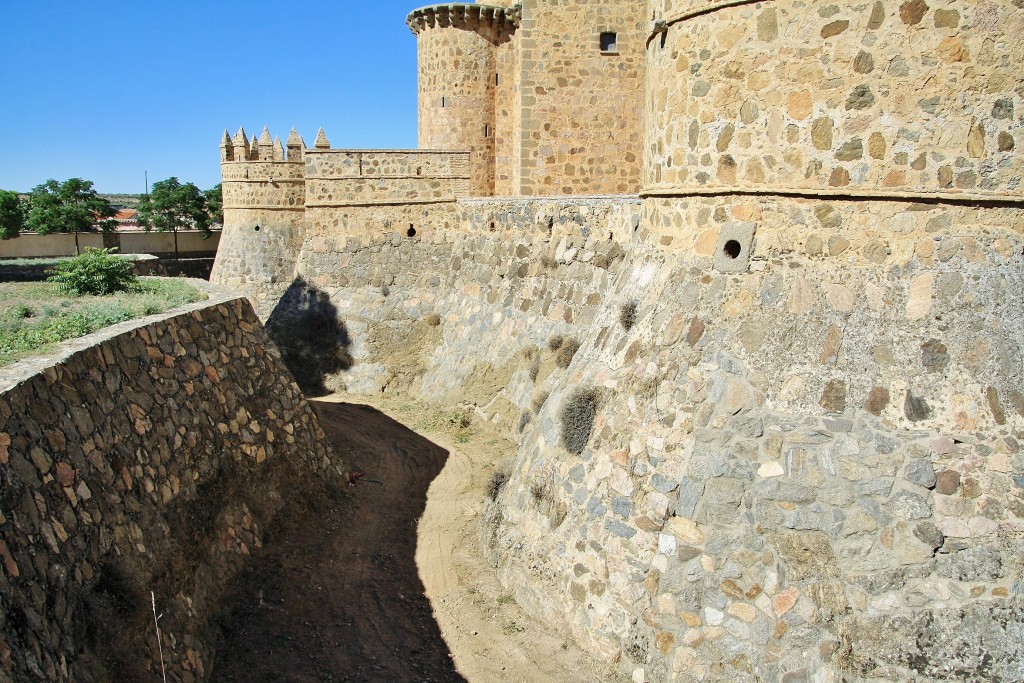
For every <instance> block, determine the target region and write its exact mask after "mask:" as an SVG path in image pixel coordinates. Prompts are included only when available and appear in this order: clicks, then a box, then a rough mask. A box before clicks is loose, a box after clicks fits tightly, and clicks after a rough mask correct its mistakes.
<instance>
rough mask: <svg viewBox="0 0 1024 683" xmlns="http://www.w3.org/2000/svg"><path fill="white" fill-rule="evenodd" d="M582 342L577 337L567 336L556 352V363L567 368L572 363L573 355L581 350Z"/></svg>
mask: <svg viewBox="0 0 1024 683" xmlns="http://www.w3.org/2000/svg"><path fill="white" fill-rule="evenodd" d="M579 348H580V343H579V342H578V341H576V338H575V337H569V338H567V339H566V340H565V341H564V342H563V343H562V345H561V346H560V347H559V348H558V351H556V352H555V365H557V366H558V367H560V368H562V369H565V368H567V367H569V364H570V363H572V357H573V356H575V355H576V352H577V351H579Z"/></svg>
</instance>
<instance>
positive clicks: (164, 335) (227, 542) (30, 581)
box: [0, 298, 341, 681]
mask: <svg viewBox="0 0 1024 683" xmlns="http://www.w3.org/2000/svg"><path fill="white" fill-rule="evenodd" d="M76 346H77V348H78V350H76V351H73V352H68V353H65V354H64V355H62V356H61V357H60V358H59V360H57V362H50V363H49V364H45V365H44V364H42V363H34V364H33V363H32V362H23V363H20V364H18V365H16V366H12V367H10V368H6V369H4V370H3V371H2V375H0V376H2V379H3V389H4V390H3V393H2V394H0V476H2V478H3V484H2V488H0V605H2V609H0V680H3V681H28V680H49V681H90V680H150V679H152V680H158V679H159V675H160V658H159V655H158V652H157V646H156V640H155V636H154V633H153V630H152V618H153V615H152V612H151V604H150V591H153V592H154V593H155V596H156V603H157V605H156V609H157V610H158V611H159V612H161V613H162V615H163V616H162V617H161V620H160V628H161V632H162V634H163V657H164V660H165V664H166V667H167V670H168V672H169V673H170V672H173V674H171V677H172V679H173V680H179V681H198V680H203V679H204V677H205V676H206V675H207V674H208V673H209V672H210V668H211V663H212V661H213V656H214V640H215V639H214V638H213V635H214V626H215V625H214V624H212V623H211V621H210V620H211V618H212V617H213V616H214V612H215V608H216V605H217V600H218V597H219V596H220V595H221V591H222V590H223V588H224V587H225V585H226V583H227V582H228V581H229V580H230V579H231V578H232V577H233V576H234V575H235V574H236V573H237V572H238V571H239V569H240V568H241V567H242V566H243V564H244V563H245V561H246V557H247V556H248V555H249V554H250V553H251V552H253V551H255V550H256V549H257V548H259V547H260V545H261V543H262V536H263V533H264V530H265V528H266V526H267V524H268V523H269V521H270V520H271V518H272V517H273V514H274V513H275V512H276V511H277V510H278V509H280V508H281V506H282V505H284V502H285V500H286V498H287V497H288V496H289V495H292V493H293V492H294V489H290V488H289V487H295V486H298V482H300V481H305V482H306V485H305V486H306V487H308V486H309V483H310V482H322V481H336V480H337V477H338V476H339V471H340V467H341V462H340V461H339V459H338V458H337V456H336V455H335V454H334V452H333V451H332V450H331V448H330V446H329V445H327V443H326V442H325V439H324V434H323V432H322V431H321V429H320V427H319V425H318V424H317V420H316V417H315V415H314V413H313V412H312V410H311V409H310V407H309V405H308V404H307V403H306V401H305V399H304V398H303V396H302V393H301V392H300V391H299V389H298V387H296V385H295V384H294V382H293V381H292V379H291V376H290V375H289V373H288V371H287V370H286V369H285V368H284V367H283V365H282V364H281V361H280V356H279V354H278V352H277V350H276V347H274V345H273V344H272V342H270V340H269V339H268V337H267V336H266V334H265V332H264V331H263V327H262V325H261V324H260V322H259V320H258V319H257V318H256V316H255V314H254V313H253V311H252V308H251V307H250V305H249V303H248V302H247V301H246V300H244V299H237V298H233V299H223V300H222V301H220V302H214V303H212V304H211V303H204V304H201V305H197V306H195V307H194V308H193V310H190V311H188V312H184V313H178V314H174V315H169V316H165V317H164V318H162V319H158V320H155V321H152V320H151V321H147V322H144V323H143V324H139V323H137V322H136V323H125V324H122V325H120V326H117V327H116V328H113V329H112V330H110V331H107V332H102V333H98V334H97V335H93V336H92V337H90V338H88V339H86V340H84V341H81V342H77V343H76ZM147 624H148V627H147Z"/></svg>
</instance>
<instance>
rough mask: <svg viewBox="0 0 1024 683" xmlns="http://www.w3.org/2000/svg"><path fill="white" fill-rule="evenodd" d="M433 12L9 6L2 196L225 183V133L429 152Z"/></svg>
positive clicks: (274, 6)
mask: <svg viewBox="0 0 1024 683" xmlns="http://www.w3.org/2000/svg"><path fill="white" fill-rule="evenodd" d="M422 4H426V2H425V0H420V1H419V2H418V1H417V0H363V1H359V0H329V1H328V0H296V1H294V2H266V1H263V0H250V1H249V2H239V1H237V0H207V1H205V2H199V1H198V0H178V1H176V2H150V1H148V0H92V1H90V2H77V1H68V0H59V1H58V0H28V1H23V2H17V1H15V0H7V1H2V2H0V25H2V26H3V27H4V28H3V32H2V33H3V37H2V39H0V74H2V75H0V134H2V138H0V139H2V148H0V149H2V151H0V189H7V190H16V191H19V192H26V191H28V190H30V189H32V187H34V186H35V185H38V184H39V183H42V182H44V181H45V180H46V179H48V178H55V179H57V180H66V179H67V178H72V177H81V178H85V179H87V180H92V181H93V182H94V183H95V184H96V189H97V190H98V191H100V192H105V193H118V192H125V193H140V192H143V191H144V189H145V186H144V182H145V180H144V174H145V172H146V171H148V172H149V182H150V184H152V183H153V182H154V181H156V180H163V179H165V178H168V177H170V176H177V177H178V178H179V179H180V180H181V181H182V182H194V183H195V184H196V185H198V186H199V187H200V188H202V189H206V188H209V187H212V186H213V185H215V184H216V183H218V182H220V166H219V162H220V156H219V155H220V152H219V144H220V139H221V135H222V134H223V132H224V129H228V131H229V132H230V133H231V134H232V135H233V134H234V133H235V131H237V130H238V127H239V126H244V127H245V130H246V132H247V133H248V134H250V135H252V134H253V133H256V134H257V135H258V134H259V133H260V132H261V131H262V130H263V126H269V127H270V132H271V133H272V134H274V135H278V136H280V137H281V140H282V142H283V141H284V140H285V139H286V138H287V136H288V133H289V131H290V130H291V128H292V127H293V126H294V127H295V128H296V130H298V132H299V134H300V135H302V136H303V139H304V140H305V141H306V144H307V145H310V146H312V144H313V139H314V138H315V137H316V132H317V129H318V128H319V127H321V126H323V129H324V132H325V133H327V137H328V138H329V139H330V141H331V146H332V147H348V148H358V147H376V148H410V147H415V146H416V38H415V36H414V35H413V34H412V33H411V32H410V31H409V29H408V27H407V26H406V25H405V17H406V15H407V14H408V13H409V12H410V11H411V10H413V9H415V8H416V7H418V6H419V5H422Z"/></svg>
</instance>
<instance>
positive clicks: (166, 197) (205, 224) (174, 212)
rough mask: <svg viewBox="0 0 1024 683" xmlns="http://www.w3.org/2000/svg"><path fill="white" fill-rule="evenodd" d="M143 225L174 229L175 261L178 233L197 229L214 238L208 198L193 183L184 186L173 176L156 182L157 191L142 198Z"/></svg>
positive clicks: (140, 209) (157, 229)
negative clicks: (207, 204)
mask: <svg viewBox="0 0 1024 683" xmlns="http://www.w3.org/2000/svg"><path fill="white" fill-rule="evenodd" d="M139 223H141V224H142V226H143V227H144V228H146V231H147V232H148V231H149V230H152V229H154V228H155V229H156V231H157V232H164V231H165V230H170V231H171V232H173V233H174V258H178V230H179V229H182V228H185V229H187V228H193V229H195V230H198V231H200V232H201V233H202V234H203V239H206V238H207V237H209V236H210V234H211V233H210V214H209V212H208V210H207V206H206V198H205V197H204V196H203V193H202V192H201V191H200V190H199V188H198V187H196V186H195V185H194V184H193V183H185V184H184V185H183V184H182V183H181V182H179V181H178V179H177V178H174V177H171V178H168V179H167V180H160V181H158V182H155V183H153V191H152V192H150V193H149V194H144V195H142V201H140V202H139Z"/></svg>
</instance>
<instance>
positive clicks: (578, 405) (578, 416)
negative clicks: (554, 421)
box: [558, 387, 598, 455]
mask: <svg viewBox="0 0 1024 683" xmlns="http://www.w3.org/2000/svg"><path fill="white" fill-rule="evenodd" d="M597 400H598V393H597V389H594V388H593V387H588V388H585V389H577V390H576V391H574V392H573V393H572V394H571V395H570V396H569V398H567V399H566V400H565V402H564V403H563V404H562V411H561V413H560V414H559V416H558V417H559V420H560V421H561V423H562V445H563V446H565V449H566V450H567V451H569V452H570V453H575V454H576V455H579V454H580V453H582V452H583V449H584V448H586V447H587V442H588V441H589V440H590V432H591V431H592V430H593V429H594V418H595V417H596V416H597Z"/></svg>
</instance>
